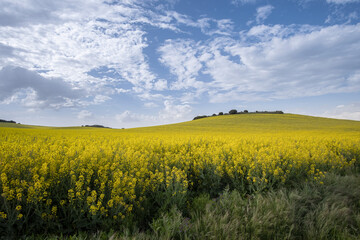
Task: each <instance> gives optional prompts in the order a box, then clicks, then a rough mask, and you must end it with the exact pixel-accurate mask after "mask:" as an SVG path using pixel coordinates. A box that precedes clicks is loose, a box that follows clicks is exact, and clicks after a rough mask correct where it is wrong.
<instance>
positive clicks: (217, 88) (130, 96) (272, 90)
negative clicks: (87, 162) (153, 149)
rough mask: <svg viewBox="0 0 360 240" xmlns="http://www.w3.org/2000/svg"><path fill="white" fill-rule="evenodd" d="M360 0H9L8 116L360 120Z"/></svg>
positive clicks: (1, 29)
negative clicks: (234, 114)
mask: <svg viewBox="0 0 360 240" xmlns="http://www.w3.org/2000/svg"><path fill="white" fill-rule="evenodd" d="M359 20H360V0H298V1H296V0H274V1H270V0H268V1H262V0H223V1H216V0H196V1H191V0H164V1H160V0H145V1H140V0H123V1H115V0H114V1H113V0H106V1H99V0H87V1H72V0H61V1H57V0H54V1H47V0H21V1H20V0H19V1H16V0H15V1H14V0H1V1H0V118H2V119H7V120H10V119H12V120H15V121H17V122H21V123H24V124H36V125H47V126H73V125H84V124H102V125H106V126H110V127H115V128H122V127H124V128H129V127H140V126H151V125H159V124H167V123H176V122H182V121H188V120H191V119H192V118H193V117H195V116H197V115H204V114H206V115H211V114H213V113H218V112H220V111H222V112H227V111H229V110H230V109H234V108H235V109H237V110H245V109H247V110H249V111H255V110H268V111H271V110H283V111H284V112H288V113H297V114H306V115H314V116H322V117H333V118H343V119H353V120H360V60H359V59H360V23H359Z"/></svg>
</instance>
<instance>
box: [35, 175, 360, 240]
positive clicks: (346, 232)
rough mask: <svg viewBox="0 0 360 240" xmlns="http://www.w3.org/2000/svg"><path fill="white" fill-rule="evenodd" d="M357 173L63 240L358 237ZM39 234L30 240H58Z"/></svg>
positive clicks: (207, 202) (195, 205)
mask: <svg viewBox="0 0 360 240" xmlns="http://www.w3.org/2000/svg"><path fill="white" fill-rule="evenodd" d="M359 184H360V175H359V174H349V175H345V176H340V175H335V174H330V175H328V176H326V177H325V178H324V183H323V184H319V183H315V182H303V183H299V184H298V185H297V186H296V187H293V188H279V189H276V190H270V191H268V192H262V193H256V194H253V195H248V196H246V197H244V196H242V194H241V193H239V192H238V191H236V190H233V191H230V190H229V189H225V190H224V191H223V192H222V194H221V195H220V196H219V197H218V198H216V199H212V198H210V197H209V195H206V194H203V195H201V196H198V197H196V198H195V199H193V201H192V202H191V204H190V205H189V211H188V212H187V213H184V212H182V211H180V210H179V209H177V208H176V207H175V206H174V207H173V208H172V209H171V210H170V211H167V212H164V213H162V214H161V215H160V216H159V217H158V218H157V219H154V220H153V222H152V223H151V225H150V226H151V228H150V229H149V230H147V231H143V232H139V231H136V230H135V231H129V230H128V229H122V231H117V232H113V231H110V232H98V233H92V234H91V233H78V234H76V235H73V236H68V237H66V236H61V238H62V239H73V240H85V239H99V240H100V239H104V240H105V239H112V240H116V239H124V240H125V239H134V240H135V239H138V240H145V239H164V240H165V239H324V240H325V239H359V237H360V188H359ZM59 237H60V236H59V235H57V236H51V235H47V236H45V235H41V236H33V237H28V239H48V240H52V239H58V238H59Z"/></svg>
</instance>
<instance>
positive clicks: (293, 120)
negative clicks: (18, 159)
mask: <svg viewBox="0 0 360 240" xmlns="http://www.w3.org/2000/svg"><path fill="white" fill-rule="evenodd" d="M0 127H8V128H30V129H31V128H33V129H44V130H45V129H53V130H62V129H63V130H65V129H67V130H79V131H107V132H123V133H155V132H162V133H164V134H173V133H187V134H204V133H209V134H210V133H211V134H214V133H218V134H252V133H256V134H264V133H270V134H274V133H280V132H283V133H284V132H286V133H291V132H293V131H303V132H313V131H316V133H329V132H334V131H335V132H353V133H354V132H355V133H360V121H354V120H340V119H332V118H322V117H313V116H306V115H298V114H288V113H286V114H268V113H259V112H258V113H256V114H250V113H249V114H226V115H225V114H224V115H217V116H211V117H207V118H201V119H197V120H196V121H187V122H181V123H175V124H167V125H159V126H151V127H140V128H130V129H114V128H105V127H104V128H102V127H98V128H96V127H93V126H88V127H43V126H34V125H23V124H16V123H1V122H0Z"/></svg>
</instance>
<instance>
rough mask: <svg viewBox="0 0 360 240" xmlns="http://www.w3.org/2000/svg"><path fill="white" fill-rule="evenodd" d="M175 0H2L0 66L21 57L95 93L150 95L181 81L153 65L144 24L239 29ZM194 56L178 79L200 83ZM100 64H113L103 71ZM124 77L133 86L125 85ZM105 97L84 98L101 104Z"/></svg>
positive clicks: (219, 31) (225, 31) (218, 31)
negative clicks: (179, 8)
mask: <svg viewBox="0 0 360 240" xmlns="http://www.w3.org/2000/svg"><path fill="white" fill-rule="evenodd" d="M176 2H177V1H176V0H169V1H167V2H166V3H163V2H159V1H156V0H154V1H146V2H144V1H138V0H128V1H116V2H113V3H112V4H109V3H107V2H106V1H105V2H104V1H100V0H90V1H85V2H83V1H71V0H61V1H59V0H55V1H46V0H24V1H9V0H5V1H2V2H1V3H0V68H1V67H4V66H6V65H16V66H18V67H21V68H24V69H28V70H31V71H37V72H41V76H43V77H45V78H46V79H55V78H58V79H63V81H65V82H69V83H71V84H76V85H77V86H79V87H81V88H83V89H86V90H87V93H88V94H89V95H91V96H92V97H95V98H96V95H111V94H123V93H125V92H126V93H130V94H135V95H138V96H139V97H140V99H143V98H142V96H143V95H144V94H151V91H164V90H168V88H169V87H172V88H173V89H174V85H171V84H169V83H168V81H167V80H165V79H158V76H157V75H156V74H155V73H153V72H152V71H151V68H150V66H149V59H148V57H149V56H147V55H146V54H145V53H144V49H146V48H147V47H148V39H147V37H146V34H147V32H146V30H145V29H146V27H144V26H153V27H156V28H158V29H169V30H172V31H175V32H183V31H182V30H180V28H181V27H183V26H186V27H193V28H199V29H201V31H202V32H203V33H204V34H207V35H229V34H230V32H231V31H232V29H233V23H232V22H231V20H229V19H219V20H217V19H212V18H200V19H192V18H191V17H189V16H187V15H184V14H180V13H178V12H175V11H172V10H168V8H169V7H171V6H174V5H175V4H176ZM160 5H161V6H160ZM165 5H166V6H165ZM169 57H170V56H169ZM184 61H185V60H183V63H185V62H184ZM190 64H191V63H189V64H188V65H187V66H186V67H185V70H190V71H191V72H192V73H190V74H189V75H188V76H186V77H185V78H184V79H180V80H179V82H184V83H183V84H182V85H191V84H192V83H193V82H192V81H193V77H192V76H193V74H195V73H194V71H195V70H194V69H193V68H195V69H196V68H197V67H198V66H194V67H192V66H190ZM101 69H111V71H113V72H112V73H111V74H109V73H106V74H104V73H102V74H98V75H97V74H96V73H97V71H100V70H101ZM173 70H174V71H180V70H175V68H173ZM91 73H95V74H91ZM124 82H127V83H129V84H130V85H131V86H130V87H128V88H127V89H124V88H123V87H122V84H123V83H124ZM110 88H112V89H113V90H111V89H110ZM98 100H99V99H97V100H96V99H95V101H85V100H84V101H83V103H84V104H85V105H86V104H91V103H94V104H98V103H99V101H98Z"/></svg>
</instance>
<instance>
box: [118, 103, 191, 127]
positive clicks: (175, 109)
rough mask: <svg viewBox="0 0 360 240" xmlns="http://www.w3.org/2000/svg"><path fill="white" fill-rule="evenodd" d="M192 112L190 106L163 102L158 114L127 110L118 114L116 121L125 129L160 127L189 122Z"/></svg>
mask: <svg viewBox="0 0 360 240" xmlns="http://www.w3.org/2000/svg"><path fill="white" fill-rule="evenodd" d="M150 105H153V104H150ZM154 106H155V105H154ZM191 111H192V108H191V106H190V105H188V104H176V103H175V102H174V101H172V100H165V101H164V102H163V109H161V110H160V111H159V112H158V113H157V114H153V115H147V114H140V113H134V112H132V111H129V110H126V111H124V112H123V113H121V114H117V115H116V116H115V119H116V121H117V122H118V123H120V124H121V125H122V126H123V127H135V126H136V127H138V126H149V125H160V124H165V123H175V122H181V121H188V120H190V119H192V117H193V116H192V115H191Z"/></svg>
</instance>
